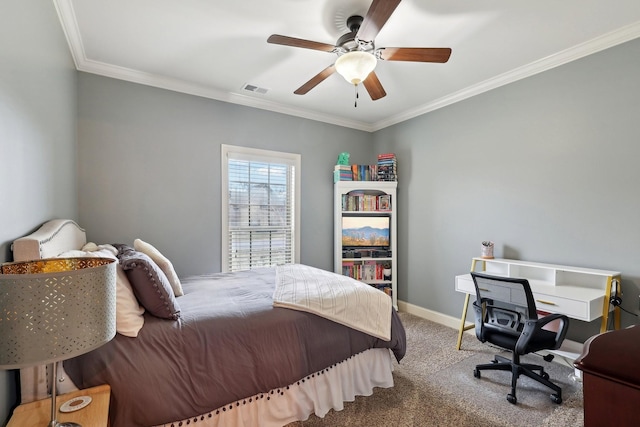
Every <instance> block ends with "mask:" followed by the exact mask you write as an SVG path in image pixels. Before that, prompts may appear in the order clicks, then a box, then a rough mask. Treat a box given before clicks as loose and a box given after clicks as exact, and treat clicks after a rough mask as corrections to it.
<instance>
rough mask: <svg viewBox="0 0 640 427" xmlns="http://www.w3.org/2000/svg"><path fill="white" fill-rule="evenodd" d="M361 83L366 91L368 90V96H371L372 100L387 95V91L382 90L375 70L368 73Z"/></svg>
mask: <svg viewBox="0 0 640 427" xmlns="http://www.w3.org/2000/svg"><path fill="white" fill-rule="evenodd" d="M362 84H364V87H365V88H366V89H367V92H369V96H371V99H372V100H373V101H375V100H377V99H380V98H384V97H385V96H387V92H385V91H384V88H383V87H382V83H380V80H378V76H377V75H376V73H375V71H372V72H371V73H369V77H367V78H366V79H364V82H362Z"/></svg>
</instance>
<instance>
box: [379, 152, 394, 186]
mask: <svg viewBox="0 0 640 427" xmlns="http://www.w3.org/2000/svg"><path fill="white" fill-rule="evenodd" d="M397 180H398V165H397V162H396V155H395V154H394V153H385V154H378V181H397Z"/></svg>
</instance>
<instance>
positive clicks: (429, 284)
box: [374, 40, 640, 340]
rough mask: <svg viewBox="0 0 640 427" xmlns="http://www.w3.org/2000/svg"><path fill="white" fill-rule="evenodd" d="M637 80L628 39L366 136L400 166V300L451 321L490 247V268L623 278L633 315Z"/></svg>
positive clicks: (639, 50) (637, 59)
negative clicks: (552, 267)
mask: <svg viewBox="0 0 640 427" xmlns="http://www.w3.org/2000/svg"><path fill="white" fill-rule="evenodd" d="M639 75H640V40H636V41H632V42H629V43H626V44H624V45H620V46H618V47H614V48H611V49H608V50H606V51H603V52H600V53H597V54H595V55H592V56H589V57H587V58H584V59H581V60H578V61H575V62H573V63H570V64H567V65H565V66H562V67H558V68H556V69H553V70H550V71H547V72H545V73H542V74H539V75H536V76H533V77H530V78H527V79H525V80H522V81H519V82H516V83H512V84H510V85H507V86H504V87H502V88H499V89H496V90H493V91H490V92H488V93H485V94H483V95H480V96H476V97H473V98H471V99H468V100H466V101H464V102H460V103H457V104H454V105H451V106H449V107H446V108H443V109H440V110H438V111H435V112H432V113H429V114H426V115H424V116H421V117H418V118H415V119H413V120H410V121H408V122H405V123H401V124H399V125H396V126H393V127H390V128H387V129H384V130H381V131H379V132H376V134H375V135H374V139H375V143H376V146H377V147H378V148H381V147H392V148H391V149H392V150H395V151H396V153H397V154H398V158H399V160H398V162H399V165H400V166H399V167H400V178H401V180H400V182H399V185H398V187H399V190H398V191H399V208H398V209H399V220H400V225H399V227H398V228H399V238H398V242H399V245H400V247H399V250H398V252H399V264H400V268H401V272H402V273H401V274H400V275H399V277H398V279H399V282H400V283H399V292H398V296H399V299H401V300H404V301H408V302H410V303H412V304H415V305H418V306H421V307H425V308H428V309H431V310H435V311H438V312H441V313H445V314H448V315H451V316H454V317H459V316H460V313H461V307H462V303H463V296H462V295H461V294H458V293H456V292H455V291H454V290H453V278H454V276H455V275H457V274H463V273H465V272H467V271H468V270H469V267H470V265H471V258H472V257H473V256H479V255H480V242H482V241H483V240H493V241H494V242H495V243H496V249H495V252H496V254H495V255H496V256H497V257H504V258H515V259H523V260H529V261H538V262H548V263H554V264H566V265H575V266H582V267H591V268H600V269H610V270H616V271H620V272H622V278H623V283H622V287H623V291H624V297H623V307H625V308H626V309H628V310H629V311H632V312H636V313H637V312H638V294H639V288H640V190H639V189H638V185H639V184H640V165H639V163H638V160H639V159H640V143H639V139H638V138H639V136H640V120H639V117H640V84H638V76H639ZM637 322H638V321H637V318H636V317H633V316H630V315H627V314H625V313H623V323H624V324H631V323H637ZM599 324H600V323H599V322H593V323H591V324H585V323H584V322H577V321H576V322H573V323H572V326H571V328H570V338H573V339H576V340H583V339H585V338H587V337H588V336H591V335H593V334H595V333H597V332H598V331H599V329H598V328H599Z"/></svg>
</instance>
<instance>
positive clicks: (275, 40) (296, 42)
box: [267, 34, 336, 52]
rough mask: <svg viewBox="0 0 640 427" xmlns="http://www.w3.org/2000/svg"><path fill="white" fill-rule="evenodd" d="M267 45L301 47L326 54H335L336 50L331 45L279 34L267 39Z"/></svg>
mask: <svg viewBox="0 0 640 427" xmlns="http://www.w3.org/2000/svg"><path fill="white" fill-rule="evenodd" d="M267 43H272V44H281V45H284V46H293V47H301V48H304V49H314V50H322V51H324V52H333V50H334V49H335V48H336V47H335V46H333V45H331V44H326V43H320V42H314V41H311V40H304V39H297V38H295V37H288V36H281V35H279V34H272V35H271V36H269V38H268V39H267Z"/></svg>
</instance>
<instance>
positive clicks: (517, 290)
mask: <svg viewBox="0 0 640 427" xmlns="http://www.w3.org/2000/svg"><path fill="white" fill-rule="evenodd" d="M471 277H473V282H474V284H475V287H476V301H475V302H474V303H473V309H474V311H475V315H476V316H475V317H476V320H475V325H476V336H477V337H478V339H479V340H480V341H482V342H489V343H492V344H494V345H497V346H499V347H502V348H504V349H507V350H510V351H511V352H512V354H513V358H512V360H509V359H508V358H506V357H502V356H499V355H496V356H495V359H494V360H492V361H491V362H492V363H487V364H482V365H477V366H476V368H475V369H474V370H473V376H474V377H476V378H480V371H482V370H485V369H486V370H499V371H511V372H512V377H511V393H510V394H508V395H507V400H508V401H509V402H510V403H514V404H515V403H517V401H518V399H517V398H516V383H517V381H518V377H519V376H520V375H522V374H524V375H526V376H527V377H529V378H532V379H534V380H536V381H538V382H539V383H541V384H544V385H546V386H547V387H549V388H551V389H552V390H553V391H554V392H555V393H554V394H552V395H551V400H552V401H553V402H554V403H562V389H561V388H560V387H558V386H557V385H556V384H554V383H552V382H551V381H549V374H548V373H547V372H545V371H544V368H543V367H542V366H540V365H533V364H530V363H520V356H522V355H524V354H527V353H534V352H537V351H540V350H555V349H557V348H559V347H560V345H561V344H562V341H563V340H564V337H565V335H566V334H567V328H568V327H569V319H568V318H567V316H565V315H562V314H550V315H548V316H545V317H543V318H541V319H538V313H537V311H536V303H535V301H534V299H533V293H532V292H531V287H530V286H529V282H528V281H527V280H526V279H516V278H509V277H499V276H490V275H488V274H483V273H474V272H472V273H471ZM558 319H559V323H560V326H559V328H557V329H558V330H557V332H555V331H552V330H548V329H543V327H544V326H545V325H547V324H549V323H550V322H552V321H555V320H558ZM551 359H553V355H548V356H545V360H546V361H551ZM535 371H539V373H537V372H535Z"/></svg>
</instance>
